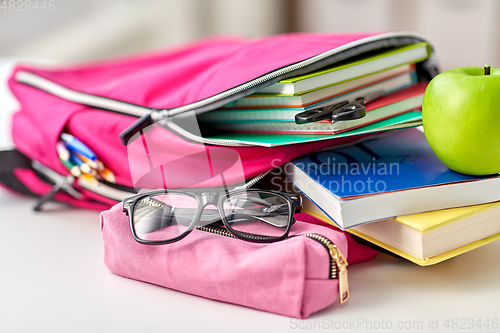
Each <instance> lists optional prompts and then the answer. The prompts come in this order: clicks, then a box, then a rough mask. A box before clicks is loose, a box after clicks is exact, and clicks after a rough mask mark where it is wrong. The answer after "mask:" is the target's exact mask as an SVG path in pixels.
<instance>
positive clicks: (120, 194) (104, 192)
mask: <svg viewBox="0 0 500 333" xmlns="http://www.w3.org/2000/svg"><path fill="white" fill-rule="evenodd" d="M32 167H33V169H34V170H36V171H37V172H39V173H40V174H42V175H43V176H44V177H45V178H47V179H48V180H50V181H51V182H52V183H54V184H55V185H54V186H56V184H59V183H64V181H65V180H66V179H67V176H64V175H61V174H59V173H57V172H55V171H54V170H52V169H49V168H47V167H46V166H44V165H43V164H41V163H40V162H38V161H33V162H32ZM271 171H272V170H269V171H266V172H263V173H261V174H259V175H257V176H255V177H254V178H252V179H250V180H249V181H248V182H246V183H245V184H243V185H241V186H238V187H236V188H244V189H247V188H250V187H252V186H253V185H255V184H256V183H257V182H258V181H259V180H261V179H262V178H264V177H265V176H266V175H267V174H269V173H270V172H271ZM68 177H71V178H74V177H73V176H71V175H70V176H68ZM75 182H76V183H78V185H80V186H81V187H83V188H85V189H87V190H89V191H91V192H94V193H96V194H99V195H101V196H103V197H105V198H108V199H112V200H115V201H117V202H120V201H123V200H124V199H125V198H128V197H130V196H131V195H134V194H137V191H135V189H134V188H133V187H128V186H123V185H120V186H119V187H120V188H117V187H116V186H113V184H109V183H104V182H102V181H100V180H98V179H95V178H92V182H89V181H87V180H86V179H83V178H77V179H76V181H75ZM64 190H67V192H68V194H70V195H71V196H73V197H75V198H81V193H80V192H78V191H77V190H76V189H75V188H74V187H73V186H72V185H69V184H67V185H66V186H65V187H64ZM42 199H43V198H42Z"/></svg>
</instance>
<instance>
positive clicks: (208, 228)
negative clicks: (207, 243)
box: [196, 225, 236, 238]
mask: <svg viewBox="0 0 500 333" xmlns="http://www.w3.org/2000/svg"><path fill="white" fill-rule="evenodd" d="M196 229H198V230H201V231H207V232H211V233H213V234H217V235H221V236H226V237H231V238H236V237H235V236H234V235H233V234H232V233H230V232H229V231H227V230H226V229H224V228H221V227H214V226H210V225H205V226H198V227H196Z"/></svg>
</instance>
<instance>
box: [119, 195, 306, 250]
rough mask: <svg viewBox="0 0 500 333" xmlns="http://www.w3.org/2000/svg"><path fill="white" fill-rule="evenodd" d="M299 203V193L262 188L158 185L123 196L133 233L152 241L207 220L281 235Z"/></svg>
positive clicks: (250, 232) (247, 233) (255, 236)
mask: <svg viewBox="0 0 500 333" xmlns="http://www.w3.org/2000/svg"><path fill="white" fill-rule="evenodd" d="M301 206H302V200H301V198H300V196H298V195H296V194H291V193H285V192H278V191H272V190H260V189H237V190H231V191H216V190H213V189H211V190H196V189H192V190H191V189H189V190H157V191H152V192H148V193H143V194H138V195H135V196H132V197H129V198H126V199H125V200H124V201H123V211H124V212H126V213H127V215H128V216H129V219H130V228H131V230H132V235H133V236H134V239H135V240H136V241H138V242H139V243H142V244H153V245H155V244H169V243H173V242H176V241H178V240H180V239H182V238H184V237H186V236H187V235H188V234H189V233H190V232H191V231H193V229H195V228H203V227H206V226H209V225H210V226H218V227H224V228H225V229H227V230H228V231H229V232H230V233H231V234H233V235H234V236H236V237H238V238H240V239H243V240H246V241H251V242H258V243H269V242H275V241H279V240H283V239H285V238H286V237H288V233H289V232H290V228H291V226H292V224H293V223H294V222H295V218H294V214H295V213H296V212H300V209H301V208H302V207H301Z"/></svg>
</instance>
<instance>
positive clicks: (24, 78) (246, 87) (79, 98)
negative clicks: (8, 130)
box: [15, 32, 424, 147]
mask: <svg viewBox="0 0 500 333" xmlns="http://www.w3.org/2000/svg"><path fill="white" fill-rule="evenodd" d="M391 38H404V39H409V40H411V41H412V42H416V41H424V39H423V38H421V37H420V36H418V35H416V34H413V33H406V32H389V33H383V34H379V35H375V36H371V37H367V38H364V39H362V40H358V41H354V42H351V43H348V44H345V45H342V46H340V47H337V48H335V49H332V50H329V51H326V52H323V53H321V54H318V55H316V56H314V57H311V58H308V59H305V60H302V61H299V62H297V63H294V64H291V65H288V66H285V67H282V68H279V69H276V70H274V71H271V72H269V73H267V74H264V75H262V76H260V77H257V78H255V79H253V80H250V81H248V82H246V83H243V84H241V85H238V86H236V87H234V88H231V89H228V90H226V91H223V92H221V93H219V94H216V95H213V96H211V97H208V98H205V99H203V100H200V101H197V102H193V103H190V104H186V105H182V106H179V107H175V108H172V109H153V108H149V107H145V106H141V105H136V104H132V103H127V102H123V101H119V100H114V99H110V98H106V97H101V96H95V95H91V94H86V93H82V92H78V91H73V90H71V89H68V88H66V87H63V86H61V85H59V84H57V83H54V82H52V81H50V80H47V79H45V78H43V77H41V76H38V75H35V74H33V73H29V72H26V71H19V72H18V73H17V74H16V76H15V79H16V80H17V81H18V82H21V83H24V84H27V85H30V86H33V87H36V88H38V89H41V90H43V91H46V92H48V93H51V94H53V95H55V96H58V97H60V98H62V99H65V100H68V101H71V102H75V103H79V104H83V105H87V106H90V107H95V108H99V109H102V110H105V111H111V112H116V113H120V114H125V115H129V116H133V117H137V118H139V120H138V121H137V122H136V123H134V124H133V125H132V126H131V127H129V128H128V129H126V130H125V131H124V132H123V133H122V134H121V135H120V136H121V139H122V143H123V144H124V145H126V144H127V142H128V141H129V140H130V138H131V137H132V136H133V135H134V134H135V133H138V132H139V131H140V130H142V129H144V128H146V127H148V126H150V125H152V124H154V123H158V122H159V123H160V124H161V125H162V126H164V127H165V128H167V129H169V130H170V131H172V132H174V133H176V134H177V135H179V136H181V137H183V138H185V139H187V140H189V141H193V142H196V143H203V144H210V145H219V146H231V147H245V146H253V145H251V144H243V143H235V142H232V141H226V140H220V139H207V138H203V137H200V136H198V135H195V134H192V133H190V132H188V131H187V130H185V129H184V128H182V127H180V126H179V125H177V124H175V123H174V122H172V121H171V119H172V118H173V117H176V116H181V115H182V114H183V113H187V112H189V111H194V113H195V114H199V113H202V112H206V111H211V110H214V109H216V108H219V107H222V106H224V105H226V104H227V103H230V102H232V101H234V100H236V99H239V98H241V97H244V96H247V95H249V94H252V93H254V92H255V91H257V90H259V89H262V88H264V87H266V86H269V85H271V84H273V83H276V82H278V81H280V80H282V79H285V78H288V77H292V76H296V75H299V74H303V73H302V72H300V71H301V70H302V71H303V70H304V69H306V68H308V67H312V66H313V65H315V68H311V69H310V70H308V71H312V70H315V69H318V68H321V67H325V66H328V65H331V64H333V63H335V61H339V59H333V56H334V55H336V54H338V53H341V52H344V51H346V50H349V49H353V48H355V47H362V46H366V45H367V44H369V43H373V42H380V41H381V40H384V39H387V40H390V39H391ZM408 44H410V43H408ZM376 48H379V47H378V46H375V47H374V49H376ZM374 49H373V50H374ZM373 50H365V52H368V51H373ZM304 73H305V72H304Z"/></svg>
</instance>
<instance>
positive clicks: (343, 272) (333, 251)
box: [196, 225, 349, 303]
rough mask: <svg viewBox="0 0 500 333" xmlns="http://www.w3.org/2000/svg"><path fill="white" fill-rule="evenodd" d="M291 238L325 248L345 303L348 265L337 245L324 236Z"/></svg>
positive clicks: (217, 229)
mask: <svg viewBox="0 0 500 333" xmlns="http://www.w3.org/2000/svg"><path fill="white" fill-rule="evenodd" d="M196 229H198V230H202V231H206V232H210V233H213V234H217V235H221V236H225V237H231V238H236V237H235V236H234V235H233V234H231V233H230V232H229V231H227V229H225V228H221V227H215V226H211V225H207V226H199V227H196ZM292 237H306V238H309V239H313V240H315V241H316V242H318V243H320V244H321V245H323V246H324V247H325V249H326V250H327V251H328V256H329V257H330V274H329V278H330V279H338V280H339V302H340V303H344V302H345V301H347V299H348V298H349V282H348V278H347V265H348V264H347V261H346V260H345V258H344V256H343V255H342V253H341V252H340V250H339V248H338V247H337V245H335V244H333V242H332V241H331V240H329V239H328V238H326V237H325V236H323V235H320V234H315V233H309V234H300V235H296V236H292ZM259 238H262V237H259V236H257V235H256V236H255V239H259Z"/></svg>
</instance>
